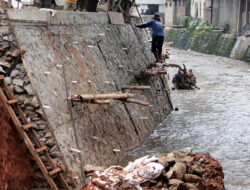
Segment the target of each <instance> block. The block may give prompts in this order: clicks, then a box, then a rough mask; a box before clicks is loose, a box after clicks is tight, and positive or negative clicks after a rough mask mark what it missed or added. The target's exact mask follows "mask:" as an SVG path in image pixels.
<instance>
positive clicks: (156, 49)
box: [151, 36, 164, 57]
mask: <svg viewBox="0 0 250 190" xmlns="http://www.w3.org/2000/svg"><path fill="white" fill-rule="evenodd" d="M163 42H164V36H154V37H153V41H152V49H151V51H152V52H153V53H158V54H159V56H160V57H161V54H162V46H163Z"/></svg>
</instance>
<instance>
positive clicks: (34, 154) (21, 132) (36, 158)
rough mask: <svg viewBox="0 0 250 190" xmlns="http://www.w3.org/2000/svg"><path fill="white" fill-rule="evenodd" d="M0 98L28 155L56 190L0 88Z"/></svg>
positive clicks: (56, 189)
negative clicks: (27, 150)
mask: <svg viewBox="0 0 250 190" xmlns="http://www.w3.org/2000/svg"><path fill="white" fill-rule="evenodd" d="M0 97H1V98H2V99H3V100H4V104H5V106H6V107H7V110H8V112H9V114H10V117H11V119H12V121H13V122H14V124H15V126H16V129H17V131H18V132H19V134H20V136H21V137H22V138H23V140H24V142H25V144H26V146H27V148H28V149H29V151H30V153H31V154H32V156H33V157H34V159H35V160H36V163H37V164H38V166H39V168H40V169H41V171H42V173H43V175H44V177H45V179H46V180H47V181H48V183H49V184H50V186H51V188H52V189H53V190H58V188H57V186H56V184H55V182H54V181H53V179H52V178H51V177H50V176H49V175H48V171H47V169H46V167H45V165H44V164H43V162H42V160H41V158H40V157H39V156H38V155H37V153H36V150H35V148H34V146H33V144H32V142H31V140H30V138H29V137H28V135H27V134H26V133H25V132H24V131H23V130H22V129H21V128H20V127H19V126H21V123H20V121H19V119H18V118H17V116H16V114H15V112H14V111H13V109H12V108H11V106H10V105H9V104H8V103H7V99H6V97H5V95H4V92H3V90H2V88H0Z"/></svg>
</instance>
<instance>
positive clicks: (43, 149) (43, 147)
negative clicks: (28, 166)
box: [36, 146, 48, 153]
mask: <svg viewBox="0 0 250 190" xmlns="http://www.w3.org/2000/svg"><path fill="white" fill-rule="evenodd" d="M47 148H48V147H47V146H42V147H41V148H37V149H36V152H37V153H39V152H42V151H45V150H46V149H47Z"/></svg>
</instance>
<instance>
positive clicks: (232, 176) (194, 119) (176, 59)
mask: <svg viewBox="0 0 250 190" xmlns="http://www.w3.org/2000/svg"><path fill="white" fill-rule="evenodd" d="M168 63H174V64H185V65H186V66H187V68H188V69H189V68H192V69H193V72H194V74H195V75H196V77H197V81H198V86H199V87H200V90H195V91H176V90H175V91H172V92H171V96H172V101H173V104H174V107H178V108H179V111H177V112H172V113H171V114H170V115H169V116H168V117H167V119H166V121H165V122H164V123H163V124H161V125H160V126H159V127H158V128H157V129H156V130H155V132H154V133H153V134H152V135H151V136H150V137H149V138H148V139H147V140H146V141H145V143H144V144H143V145H142V146H141V147H140V148H138V149H136V150H135V151H134V152H132V153H130V154H129V155H128V156H127V157H126V158H125V160H123V163H125V162H127V161H130V160H134V159H135V158H138V157H141V156H144V155H148V154H149V155H155V154H161V153H166V152H171V151H173V150H176V149H185V148H187V147H192V148H193V150H194V151H196V152H209V153H210V154H211V155H212V156H213V157H214V158H215V159H217V160H219V161H220V162H221V164H222V166H223V170H224V173H225V185H226V189H227V190H249V189H250V64H249V63H245V62H241V61H236V60H233V59H228V58H223V57H217V56H211V55H205V54H200V53H196V52H187V51H182V50H175V49H174V50H172V51H171V58H170V60H168ZM169 72H170V77H173V75H174V74H175V73H176V72H177V70H176V69H171V70H169Z"/></svg>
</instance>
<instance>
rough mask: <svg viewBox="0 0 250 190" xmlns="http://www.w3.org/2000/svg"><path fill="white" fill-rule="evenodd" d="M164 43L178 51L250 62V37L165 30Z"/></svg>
mask: <svg viewBox="0 0 250 190" xmlns="http://www.w3.org/2000/svg"><path fill="white" fill-rule="evenodd" d="M166 41H167V42H174V44H173V46H174V47H177V48H180V49H184V50H187V49H191V50H193V51H197V52H201V53H206V54H212V55H219V56H224V57H231V58H234V59H239V60H243V61H247V62H250V37H246V36H244V35H243V36H240V37H236V36H235V35H234V34H226V33H223V32H222V31H216V30H210V31H209V30H202V31H198V30H189V29H186V28H184V29H183V28H171V29H169V30H167V33H166Z"/></svg>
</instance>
